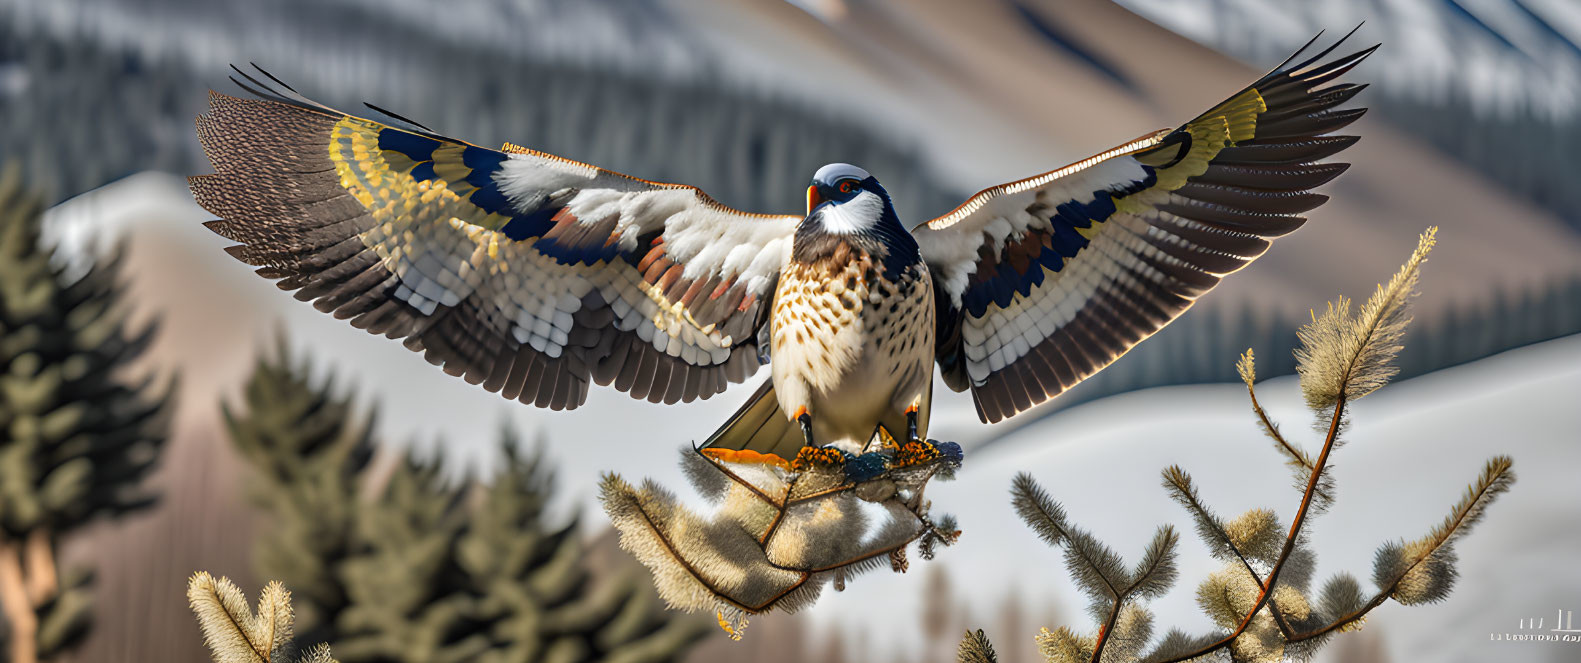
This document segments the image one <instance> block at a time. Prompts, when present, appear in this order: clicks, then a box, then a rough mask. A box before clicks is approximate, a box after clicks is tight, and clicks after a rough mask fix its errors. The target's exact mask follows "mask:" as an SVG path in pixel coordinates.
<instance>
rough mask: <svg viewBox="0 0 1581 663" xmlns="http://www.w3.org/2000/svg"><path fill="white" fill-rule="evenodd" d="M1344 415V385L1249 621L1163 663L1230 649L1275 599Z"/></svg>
mask: <svg viewBox="0 0 1581 663" xmlns="http://www.w3.org/2000/svg"><path fill="white" fill-rule="evenodd" d="M1344 414H1345V390H1344V387H1343V385H1341V388H1340V390H1339V396H1338V398H1336V399H1335V401H1334V418H1333V419H1332V420H1331V421H1330V422H1329V428H1328V435H1327V436H1326V437H1324V439H1323V451H1322V452H1321V453H1319V454H1318V457H1317V462H1316V463H1315V464H1314V467H1313V468H1312V476H1311V477H1310V478H1309V479H1308V480H1307V489H1306V491H1305V492H1303V493H1302V494H1301V507H1300V508H1299V509H1297V510H1296V517H1295V520H1294V521H1292V522H1291V523H1290V533H1289V534H1287V535H1286V536H1285V544H1284V547H1283V548H1281V549H1280V550H1279V557H1278V558H1276V559H1275V560H1274V565H1273V567H1272V568H1271V569H1269V571H1268V578H1267V579H1266V580H1264V581H1263V582H1262V589H1261V591H1259V592H1258V594H1257V602H1256V603H1255V604H1253V605H1252V609H1251V610H1249V611H1247V613H1246V617H1245V618H1243V619H1242V620H1241V623H1240V625H1238V626H1236V627H1235V630H1234V631H1232V632H1231V633H1230V634H1229V635H1228V636H1225V637H1224V638H1221V639H1219V640H1216V641H1214V642H1213V643H1212V644H1210V645H1208V646H1206V647H1203V648H1201V649H1198V650H1197V651H1194V652H1191V653H1189V654H1185V655H1183V656H1177V657H1174V658H1170V659H1166V660H1165V661H1164V663H1181V662H1183V661H1189V660H1191V659H1194V658H1197V657H1199V656H1205V655H1207V654H1211V653H1213V652H1215V651H1218V650H1220V649H1223V648H1225V647H1228V646H1229V645H1230V644H1231V643H1234V642H1235V639H1236V638H1238V637H1240V636H1241V634H1242V633H1245V632H1246V629H1247V628H1250V627H1251V625H1252V620H1253V619H1255V618H1256V617H1257V613H1258V612H1260V611H1261V610H1262V609H1263V606H1265V605H1267V604H1268V601H1269V600H1270V599H1272V598H1273V595H1274V592H1273V588H1274V585H1275V583H1277V582H1278V581H1279V572H1280V571H1283V570H1284V566H1285V562H1286V561H1288V560H1289V559H1290V554H1291V553H1293V552H1295V548H1296V543H1297V541H1299V540H1300V538H1301V526H1302V525H1305V524H1306V517H1307V512H1308V510H1309V509H1311V507H1312V498H1313V496H1314V495H1315V494H1316V493H1317V486H1318V481H1319V480H1320V479H1321V478H1322V476H1323V470H1324V468H1325V467H1326V466H1327V464H1328V455H1329V452H1330V451H1333V450H1334V442H1335V440H1337V439H1339V429H1340V421H1341V419H1342V418H1343V417H1344ZM1093 660H1094V661H1096V660H1097V659H1096V658H1094V659H1093Z"/></svg>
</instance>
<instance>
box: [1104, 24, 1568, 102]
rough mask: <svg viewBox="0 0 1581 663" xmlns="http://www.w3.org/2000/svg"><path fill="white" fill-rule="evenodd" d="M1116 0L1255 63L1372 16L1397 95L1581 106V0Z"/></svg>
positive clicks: (1382, 69)
mask: <svg viewBox="0 0 1581 663" xmlns="http://www.w3.org/2000/svg"><path fill="white" fill-rule="evenodd" d="M1116 1H1117V2H1119V3H1120V4H1122V5H1125V6H1126V7H1128V8H1130V9H1132V10H1134V11H1136V12H1137V13H1139V14H1141V15H1143V16H1145V17H1147V18H1148V19H1150V20H1153V21H1155V22H1157V23H1159V24H1161V25H1164V26H1165V27H1168V28H1169V29H1171V30H1174V31H1176V32H1178V33H1180V34H1183V35H1186V36H1188V37H1191V38H1192V39H1195V40H1197V41H1199V42H1201V43H1204V44H1211V45H1213V46H1214V47H1215V48H1218V49H1220V50H1223V51H1225V52H1228V53H1233V54H1235V55H1236V56H1237V57H1240V58H1242V59H1243V60H1245V61H1248V62H1261V61H1277V60H1278V59H1279V58H1280V57H1281V55H1282V54H1283V53H1285V52H1287V51H1289V50H1290V49H1291V48H1292V47H1294V46H1296V45H1299V44H1301V43H1303V42H1305V41H1306V40H1307V39H1309V38H1311V36H1312V35H1313V34H1315V33H1316V32H1317V31H1318V30H1321V29H1325V28H1326V29H1328V30H1330V31H1333V30H1335V29H1349V27H1350V26H1352V25H1356V24H1358V23H1361V22H1363V21H1365V22H1366V25H1367V27H1366V31H1367V34H1368V39H1371V40H1374V41H1381V42H1383V43H1385V44H1387V45H1388V47H1387V48H1385V49H1384V50H1382V51H1380V52H1379V53H1378V55H1377V57H1376V58H1374V59H1375V60H1376V63H1375V64H1374V71H1376V72H1377V76H1378V78H1379V79H1380V80H1381V81H1382V82H1383V83H1386V84H1387V85H1388V86H1389V88H1390V90H1391V91H1390V94H1401V95H1414V96H1416V97H1417V98H1419V99H1442V98H1443V97H1445V96H1449V95H1453V96H1462V97H1465V98H1467V99H1469V100H1470V101H1471V102H1472V103H1473V104H1474V105H1475V106H1476V107H1477V108H1479V109H1482V110H1486V111H1494V112H1509V111H1512V110H1516V109H1520V108H1530V109H1534V110H1537V111H1539V114H1547V115H1551V116H1553V117H1563V118H1570V117H1574V116H1575V115H1576V114H1577V109H1578V108H1581V4H1577V3H1574V2H1569V1H1568V0H1327V1H1325V2H1283V1H1281V0H1116Z"/></svg>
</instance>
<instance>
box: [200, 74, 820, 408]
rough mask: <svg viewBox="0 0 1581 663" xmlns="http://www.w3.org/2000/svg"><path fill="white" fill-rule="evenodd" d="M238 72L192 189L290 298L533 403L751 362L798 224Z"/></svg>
mask: <svg viewBox="0 0 1581 663" xmlns="http://www.w3.org/2000/svg"><path fill="white" fill-rule="evenodd" d="M243 75H244V76H246V74H243ZM266 75H267V74H266ZM248 80H249V81H251V83H252V87H248V86H246V85H244V87H248V89H249V90H251V91H253V92H254V93H255V94H257V95H258V96H259V97H260V98H258V99H238V98H234V97H229V96H225V95H221V94H217V93H216V94H211V97H210V100H209V112H208V114H207V115H205V116H202V117H199V118H198V121H197V128H198V137H199V139H200V140H201V142H202V144H203V149H204V151H205V152H207V153H208V156H209V159H210V161H212V162H213V164H214V169H215V170H216V171H217V172H216V173H215V174H212V175H202V176H198V177H193V178H191V181H190V183H191V188H192V193H193V195H194V196H195V197H196V198H197V201H198V203H199V204H200V205H202V206H203V207H204V208H205V209H207V210H208V211H210V212H212V213H214V214H215V215H216V216H219V217H220V219H219V220H217V221H212V222H210V223H209V227H210V228H212V229H213V230H214V231H215V232H217V233H219V234H220V235H223V236H225V237H227V238H229V239H231V240H234V241H236V242H240V244H239V245H238V246H233V247H230V249H228V250H229V251H230V253H231V255H233V256H235V257H237V258H239V259H240V260H242V261H243V262H246V263H248V264H250V265H254V266H257V267H258V270H257V271H258V273H259V274H260V275H262V276H264V277H266V278H271V279H279V283H278V285H279V286H280V287H281V288H282V289H285V290H294V291H295V294H296V297H297V298H298V299H301V300H304V301H312V302H313V303H314V305H315V306H316V307H317V308H318V309H319V310H322V311H325V312H329V313H333V314H334V315H335V316H336V317H337V318H342V319H349V320H350V321H351V324H353V325H355V326H357V327H360V328H363V329H366V330H368V331H369V332H373V333H377V334H383V335H385V336H388V337H390V338H404V339H405V345H406V347H408V348H410V349H412V350H415V351H419V352H422V353H424V356H425V357H426V358H427V359H428V361H430V362H432V363H434V364H436V365H439V366H442V367H443V368H444V370H445V372H447V373H449V374H451V375H457V376H461V377H463V378H465V379H466V380H467V381H468V382H471V383H474V384H482V385H483V386H484V387H485V388H486V389H488V390H489V391H495V392H499V393H501V394H502V395H504V396H505V397H506V398H511V399H516V400H520V401H521V402H524V403H532V404H535V405H538V406H539V407H549V408H554V409H565V408H574V407H576V406H578V405H580V404H582V403H583V401H584V400H585V398H586V395H587V390H588V384H589V383H590V382H594V383H598V384H600V385H613V386H614V387H615V388H616V389H619V390H621V391H624V392H627V393H629V394H631V395H632V396H634V397H636V398H646V399H648V400H650V401H654V402H660V401H662V402H666V403H673V402H676V401H690V400H693V399H696V398H707V397H709V396H711V395H713V394H716V393H719V392H720V391H722V390H723V389H724V388H725V386H726V385H727V384H729V383H732V382H740V381H742V380H744V379H745V378H746V377H747V376H748V375H750V374H751V373H752V372H754V371H755V370H756V368H757V367H758V366H759V364H760V362H759V360H758V355H757V351H756V345H757V330H758V328H759V326H760V325H761V324H762V323H763V320H764V319H765V318H766V317H767V316H766V306H767V304H766V302H767V300H768V299H770V298H771V296H772V292H773V287H774V282H775V280H776V279H777V277H778V273H779V269H780V265H781V264H782V262H783V260H784V255H785V252H786V250H787V248H788V246H789V243H790V237H791V234H792V233H793V232H794V228H795V225H796V223H797V222H798V221H799V220H800V219H799V217H793V216H766V215H755V214H746V213H743V212H739V211H736V210H733V209H730V208H728V207H725V206H723V205H721V204H719V203H717V202H715V201H714V200H712V199H711V198H709V197H708V196H707V195H705V194H704V193H702V192H701V191H699V190H697V189H695V188H693V187H688V186H679V185H673V184H659V183H655V182H648V181H644V180H639V179H636V178H632V177H627V176H625V175H621V174H619V173H614V172H611V171H607V170H603V169H600V168H595V167H593V166H589V165H587V164H582V163H578V162H575V161H570V160H567V159H561V158H559V157H555V156H553V155H549V154H543V153H539V152H534V151H531V150H527V149H523V148H519V147H515V146H512V145H509V144H507V145H506V146H505V147H504V148H502V149H500V150H491V149H487V148H483V147H478V146H476V145H470V144H467V143H464V142H461V141H458V140H453V139H450V138H445V137H443V136H439V135H435V134H433V133H431V132H428V131H426V130H423V129H421V128H400V127H396V126H390V125H387V124H383V123H380V122H374V121H371V120H367V119H362V118H359V117H354V116H350V115H347V114H344V113H341V112H339V111H335V110H332V109H330V108H327V107H324V106H321V105H319V104H316V103H314V102H311V101H309V100H307V99H305V98H302V97H301V96H299V95H296V94H295V93H294V91H291V90H290V88H289V87H286V88H285V90H286V91H284V92H277V91H276V90H275V89H272V88H270V87H269V86H265V85H263V84H260V83H258V81H256V80H254V79H252V78H251V77H248ZM275 82H276V83H278V82H279V81H275ZM281 87H285V86H284V84H281Z"/></svg>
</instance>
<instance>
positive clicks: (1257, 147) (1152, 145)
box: [914, 39, 1377, 422]
mask: <svg viewBox="0 0 1581 663" xmlns="http://www.w3.org/2000/svg"><path fill="white" fill-rule="evenodd" d="M1314 41H1316V40H1315V39H1314ZM1340 41H1344V40H1343V39H1341V40H1340ZM1338 45H1339V44H1338V42H1336V43H1335V44H1334V45H1333V46H1330V47H1329V48H1328V49H1326V50H1324V51H1323V52H1322V53H1319V54H1317V55H1316V56H1314V57H1312V58H1310V59H1307V60H1304V61H1302V62H1300V63H1297V64H1293V65H1292V64H1290V62H1291V60H1294V59H1295V58H1296V57H1299V56H1300V55H1301V52H1302V51H1305V50H1306V48H1305V47H1303V49H1302V51H1298V52H1297V53H1296V55H1293V56H1291V59H1290V60H1287V61H1286V62H1285V64H1283V65H1280V67H1279V68H1277V69H1275V70H1274V71H1273V72H1271V73H1269V74H1268V75H1266V76H1264V77H1262V78H1261V79H1259V80H1258V81H1257V82H1256V83H1253V84H1252V85H1251V86H1250V87H1247V88H1246V89H1244V90H1242V91H1241V92H1240V93H1238V94H1236V95H1235V96H1233V97H1230V98H1229V99H1228V100H1226V101H1225V102H1224V103H1221V104H1219V105H1218V106H1215V107H1214V108H1213V109H1212V110H1209V111H1208V112H1206V113H1203V114H1202V115H1201V116H1199V117H1197V118H1196V119H1194V120H1192V121H1190V122H1187V123H1186V124H1185V125H1184V126H1181V127H1180V128H1177V129H1174V130H1164V131H1159V132H1157V133H1154V134H1151V135H1149V136H1145V137H1143V138H1141V139H1139V140H1136V141H1133V142H1131V143H1128V144H1126V145H1122V146H1120V147H1117V148H1115V149H1113V150H1110V151H1108V152H1105V153H1103V154H1099V155H1097V156H1094V157H1092V158H1090V159H1086V160H1084V161H1081V162H1078V163H1076V164H1072V165H1070V166H1067V167H1065V168H1061V169H1059V170H1056V171H1053V172H1049V173H1045V174H1043V175H1040V176H1037V177H1034V178H1031V179H1027V180H1022V181H1019V182H1012V183H1010V184H1006V185H1003V186H999V187H995V188H992V189H988V190H985V191H983V192H981V193H978V194H977V195H976V196H973V197H972V198H971V199H970V200H968V201H967V202H966V203H965V204H963V205H961V206H960V207H959V208H957V209H956V210H955V211H953V212H951V213H949V214H947V215H945V216H942V217H939V218H937V219H934V220H933V221H930V222H928V223H927V224H926V226H925V227H919V228H918V229H917V230H916V231H914V232H915V234H916V237H917V243H918V244H919V245H920V247H921V250H922V255H923V257H924V259H925V260H926V261H927V262H928V266H929V268H930V270H932V272H933V275H934V282H935V284H936V286H935V290H936V293H937V296H938V298H939V302H938V311H939V334H938V340H937V344H938V345H937V358H938V362H939V366H940V369H941V372H942V374H943V376H944V378H945V382H946V383H947V384H949V385H950V387H951V388H953V389H955V390H956V391H965V390H967V389H971V391H972V396H973V400H974V401H975V402H976V404H977V412H978V415H979V417H981V418H982V420H983V421H986V422H995V421H999V420H1001V419H1004V418H1006V417H1009V416H1011V415H1014V414H1016V413H1018V412H1021V411H1023V410H1026V409H1028V408H1030V407H1032V406H1034V405H1037V404H1039V403H1042V402H1043V401H1046V400H1048V399H1050V398H1053V397H1054V396H1055V395H1057V394H1059V393H1061V392H1063V391H1064V390H1066V389H1069V388H1071V387H1072V386H1074V385H1075V384H1076V383H1078V382H1080V381H1081V380H1083V379H1085V378H1086V377H1087V376H1089V375H1092V374H1093V373H1095V372H1097V371H1098V370H1099V369H1102V368H1103V367H1105V366H1107V365H1109V364H1110V363H1111V362H1113V361H1114V360H1115V359H1118V358H1119V357H1120V356H1121V355H1123V354H1125V352H1126V351H1128V350H1129V349H1130V348H1131V347H1133V346H1135V345H1136V344H1137V343H1139V342H1141V341H1142V340H1143V339H1145V338H1147V337H1148V336H1150V335H1152V334H1153V333H1154V332H1156V331H1158V330H1159V329H1160V328H1162V327H1163V326H1164V325H1166V324H1168V323H1169V322H1170V321H1171V320H1174V319H1175V318H1176V317H1178V316H1179V315H1180V314H1181V313H1183V312H1184V311H1185V310H1186V309H1187V308H1190V307H1191V305H1192V303H1193V302H1194V301H1195V300H1196V299H1197V298H1198V297H1200V296H1201V295H1202V294H1203V293H1205V292H1207V291H1208V290H1209V289H1211V288H1212V287H1213V286H1214V285H1216V284H1217V283H1218V282H1219V279H1220V278H1222V277H1223V276H1224V275H1225V274H1228V273H1230V272H1234V271H1236V270H1238V269H1240V268H1242V267H1245V266H1246V265H1247V264H1248V263H1250V262H1251V261H1252V260H1253V259H1255V258H1257V257H1258V256H1259V255H1262V253H1263V251H1265V250H1267V249H1268V245H1269V242H1270V241H1271V240H1272V239H1273V238H1275V237H1279V236H1281V235H1284V234H1287V233H1289V232H1291V231H1294V230H1295V229H1296V228H1299V227H1300V226H1301V224H1303V223H1304V222H1305V221H1306V219H1305V218H1303V217H1302V216H1299V214H1301V213H1302V212H1305V211H1307V210H1310V209H1312V208H1314V207H1317V206H1318V205H1320V204H1322V203H1323V202H1324V201H1325V200H1327V197H1326V196H1323V195H1321V194H1316V193H1312V192H1311V189H1313V188H1314V187H1317V186H1319V185H1321V184H1323V183H1325V182H1327V181H1329V180H1331V179H1333V178H1334V177H1336V176H1337V175H1339V174H1340V173H1341V172H1343V171H1344V170H1345V169H1346V167H1347V164H1342V163H1326V162H1322V161H1321V160H1322V159H1324V158H1326V157H1329V156H1332V155H1334V154H1335V153H1337V152H1339V151H1340V150H1343V149H1344V148H1346V147H1348V146H1349V145H1351V144H1352V143H1354V142H1355V141H1356V138H1355V137H1353V136H1330V135H1326V134H1329V133H1330V132H1332V131H1335V130H1338V129H1340V128H1341V127H1344V126H1345V125H1347V124H1349V123H1351V122H1352V121H1354V120H1355V119H1356V118H1357V117H1360V116H1361V114H1362V113H1363V112H1364V111H1365V109H1337V108H1335V107H1336V106H1338V105H1339V104H1342V103H1344V102H1345V101H1346V100H1348V99H1350V98H1351V97H1353V96H1355V94H1356V93H1357V92H1359V91H1361V89H1362V88H1363V87H1365V86H1364V85H1350V84H1334V85H1329V83H1330V81H1333V80H1334V79H1335V78H1337V77H1339V76H1340V75H1341V74H1343V73H1345V72H1346V71H1348V70H1349V69H1350V68H1351V67H1354V66H1355V65H1356V64H1357V63H1359V62H1360V61H1361V60H1362V59H1364V58H1365V57H1367V55H1369V54H1370V53H1371V52H1372V51H1373V50H1374V49H1376V48H1377V47H1376V46H1374V47H1373V48H1372V49H1367V50H1364V51H1361V52H1359V53H1354V54H1352V55H1348V56H1345V57H1340V58H1337V59H1333V60H1329V61H1325V58H1326V57H1327V56H1328V54H1329V53H1330V52H1332V51H1333V49H1334V47H1335V46H1338ZM1307 46H1308V47H1310V46H1311V43H1308V44H1307Z"/></svg>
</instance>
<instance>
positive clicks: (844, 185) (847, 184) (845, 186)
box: [840, 180, 856, 193]
mask: <svg viewBox="0 0 1581 663" xmlns="http://www.w3.org/2000/svg"><path fill="white" fill-rule="evenodd" d="M855 188H856V183H855V182H852V181H851V180H846V181H844V182H841V183H840V193H851V191H852V190H854V189H855Z"/></svg>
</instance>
